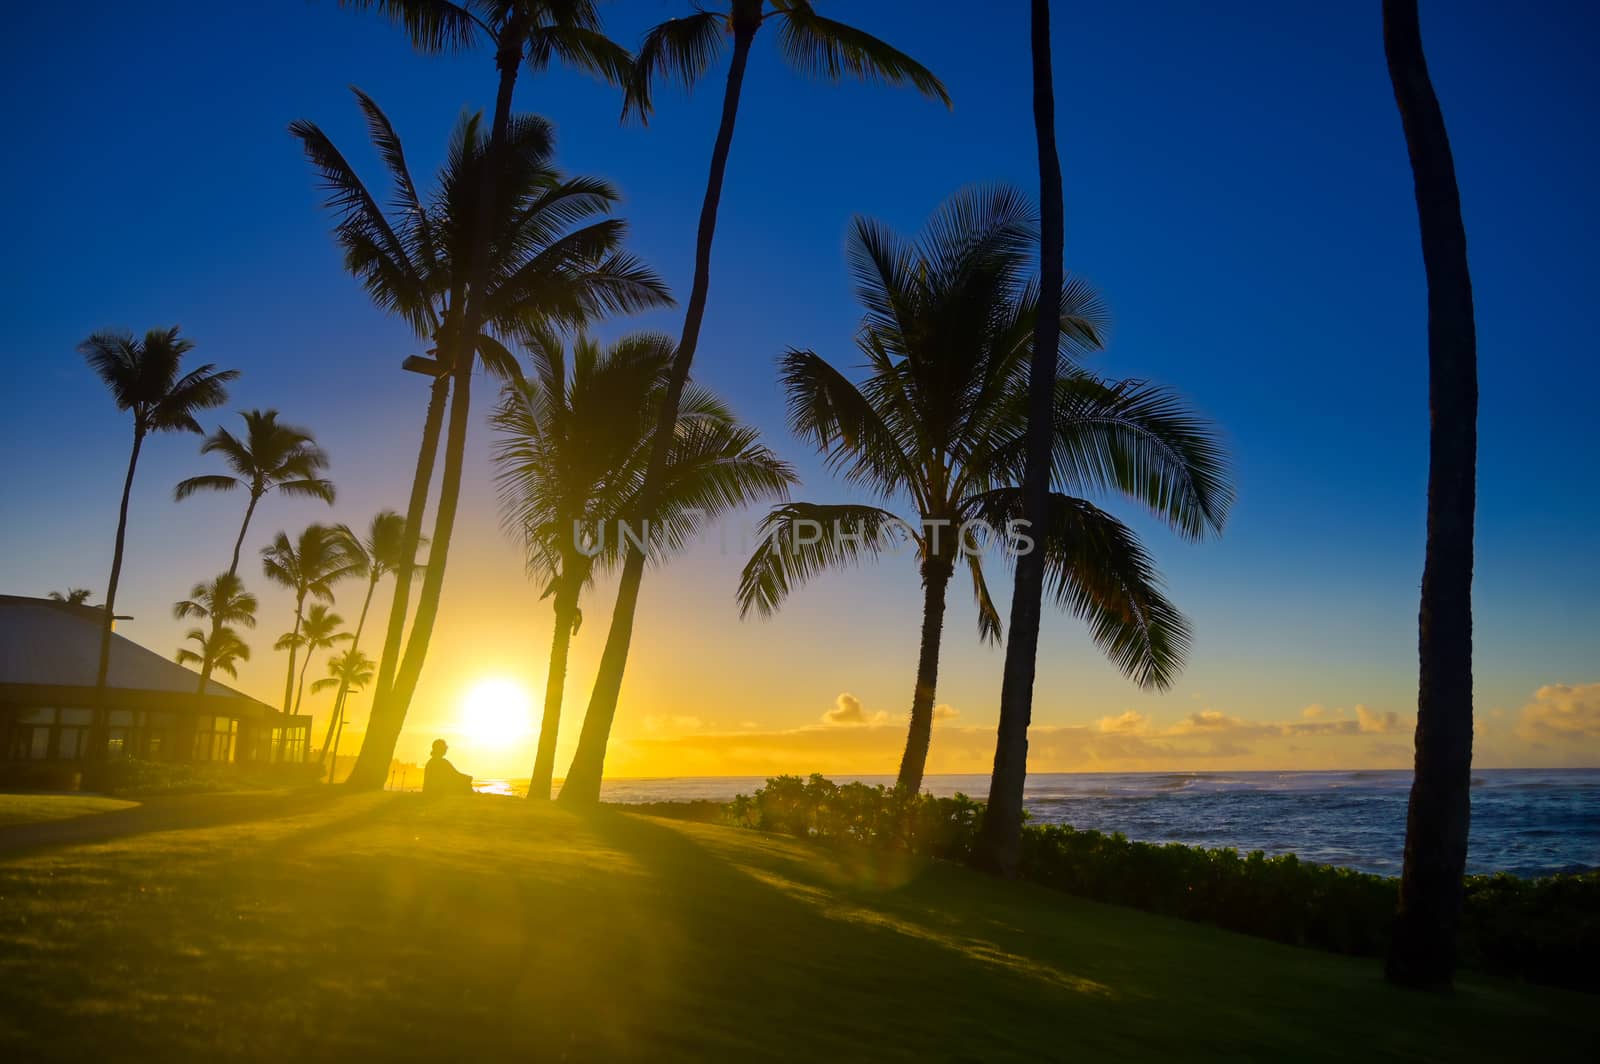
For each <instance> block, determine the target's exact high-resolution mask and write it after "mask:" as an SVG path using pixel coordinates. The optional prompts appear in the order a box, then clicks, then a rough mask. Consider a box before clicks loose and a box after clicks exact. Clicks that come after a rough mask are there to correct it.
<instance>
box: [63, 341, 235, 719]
mask: <svg viewBox="0 0 1600 1064" xmlns="http://www.w3.org/2000/svg"><path fill="white" fill-rule="evenodd" d="M193 348H194V343H193V342H192V341H189V340H186V339H183V338H182V337H180V336H179V335H178V327H177V326H176V325H174V326H173V327H172V328H170V329H151V330H150V331H149V332H147V333H145V334H144V338H143V339H135V338H134V336H133V334H132V333H129V332H121V331H115V330H108V331H105V332H97V333H95V334H94V335H92V336H90V337H89V338H88V339H87V340H85V341H84V342H83V343H81V344H79V345H78V352H79V353H80V354H81V355H83V357H84V360H85V361H87V362H88V363H89V367H90V368H91V369H93V370H94V371H95V373H96V374H98V375H99V377H100V379H101V381H103V382H104V383H105V386H106V387H107V388H108V389H110V391H111V396H112V398H113V399H114V400H115V401H116V404H117V409H118V410H126V411H129V412H130V413H132V414H133V449H132V451H131V452H130V453H129V455H128V474H127V476H126V477H125V478H124V479H123V482H122V505H121V507H120V508H119V509H118V511H117V537H116V540H115V543H114V545H113V547H112V550H111V579H110V580H109V581H108V582H107V585H106V601H105V606H104V608H105V611H106V615H105V618H104V619H103V620H102V622H101V626H100V658H99V663H98V665H97V666H96V668H95V679H94V687H95V702H96V705H97V707H98V706H99V705H100V704H101V703H102V702H103V701H104V695H105V688H106V673H107V672H108V671H109V670H110V668H111V626H112V624H113V623H114V622H115V619H116V612H117V610H116V607H117V584H118V583H119V582H120V581H121V579H122V553H123V549H124V546H125V544H126V542H127V534H128V499H129V497H130V496H131V495H132V494H133V474H134V471H135V470H136V469H137V468H138V466H139V452H140V450H142V449H143V447H144V440H145V437H146V436H149V435H150V434H151V433H156V432H193V433H195V434H197V435H198V434H199V433H200V432H201V429H200V423H199V422H198V421H196V420H195V417H194V416H195V414H196V413H198V412H199V411H201V410H209V409H211V408H213V407H218V406H221V405H222V404H223V403H225V402H227V401H228V388H227V385H228V382H229V381H231V380H233V379H234V378H235V377H237V376H239V371H238V370H232V369H225V370H219V369H217V368H216V366H214V365H213V364H211V363H209V362H207V363H206V364H205V365H203V366H200V367H199V368H198V369H194V370H191V371H190V372H188V373H183V372H182V369H183V356H184V355H186V354H188V353H189V352H190V351H191V350H193Z"/></svg>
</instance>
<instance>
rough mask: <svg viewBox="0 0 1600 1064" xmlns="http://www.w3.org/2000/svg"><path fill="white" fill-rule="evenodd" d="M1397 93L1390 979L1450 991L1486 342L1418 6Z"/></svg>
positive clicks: (1393, 5)
mask: <svg viewBox="0 0 1600 1064" xmlns="http://www.w3.org/2000/svg"><path fill="white" fill-rule="evenodd" d="M1383 43H1384V51H1385V53H1386V54H1387V56H1388V63H1389V80H1390V81H1391V83H1392V84H1393V86H1394V98H1395V103H1396V104H1397V105H1398V107H1399V110H1400V120H1401V124H1402V126H1403V127H1404V129H1405V137H1406V147H1407V150H1408V152H1409V154H1410V156H1411V176H1412V180H1413V183H1414V185H1415V191H1416V199H1417V215H1418V218H1419V221H1420V224H1421V230H1422V263H1423V267H1424V269H1425V270H1426V272H1427V277H1428V411H1429V438H1428V536H1427V552H1426V561H1425V563H1424V565H1423V570H1422V608H1421V611H1420V613H1419V625H1418V651H1419V659H1420V665H1421V670H1420V677H1419V683H1418V688H1417V735H1416V775H1415V777H1414V778H1413V780H1412V784H1411V802H1410V807H1409V809H1408V811H1407V813H1406V848H1405V864H1404V866H1403V869H1402V871H1401V875H1400V906H1399V911H1398V912H1397V913H1396V917H1395V925H1394V933H1393V935H1392V936H1391V937H1390V940H1389V957H1388V963H1387V966H1386V974H1387V976H1388V978H1389V979H1390V981H1392V982H1396V983H1401V984H1404V985H1407V986H1418V987H1430V988H1437V987H1448V986H1449V985H1450V984H1451V982H1452V980H1453V978H1454V972H1455V960H1456V950H1455V942H1456V925H1457V922H1458V920H1459V918H1460V913H1461V893H1462V879H1461V877H1462V875H1463V873H1464V872H1465V871H1466V862H1467V828H1468V823H1469V820H1470V818H1471V814H1472V799H1471V793H1472V792H1471V784H1472V779H1471V776H1472V552H1473V543H1472V540H1473V523H1474V513H1475V510H1476V506H1477V485H1476V482H1477V475H1478V468H1477V462H1478V340H1477V328H1476V324H1475V322H1474V318H1473V310H1472V276H1471V273H1470V272H1469V270H1468V268H1467V232H1466V227H1465V225H1463V224H1462V221H1461V194H1460V191H1459V189H1458V188H1457V186H1456V169H1455V161H1454V159H1453V157H1452V155H1451V152H1450V139H1449V136H1448V135H1447V133H1446V131H1445V124H1444V113H1443V112H1442V111H1441V110H1440V108H1439V98H1438V97H1437V96H1436V95H1435V94H1434V91H1433V83H1432V81H1431V80H1430V79H1429V77H1428V63H1427V59H1426V57H1425V56H1424V54H1423V51H1422V28H1421V26H1420V25H1419V23H1418V19H1417V5H1416V0H1384V4H1383Z"/></svg>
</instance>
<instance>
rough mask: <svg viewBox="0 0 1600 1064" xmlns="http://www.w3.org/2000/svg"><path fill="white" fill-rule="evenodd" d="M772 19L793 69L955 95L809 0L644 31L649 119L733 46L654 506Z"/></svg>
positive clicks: (746, 5) (579, 780)
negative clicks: (656, 100) (658, 99)
mask: <svg viewBox="0 0 1600 1064" xmlns="http://www.w3.org/2000/svg"><path fill="white" fill-rule="evenodd" d="M768 20H774V21H776V22H777V23H778V27H779V28H778V31H777V32H778V49H779V52H780V53H781V54H782V55H783V58H784V59H785V60H786V61H787V62H788V63H789V65H790V66H792V67H794V68H796V69H797V70H800V71H801V72H803V73H807V74H819V75H822V76H824V77H827V78H829V79H834V80H836V79H838V78H839V77H840V76H842V75H845V74H848V75H850V76H852V77H857V78H861V79H863V80H867V81H884V82H888V83H891V84H910V85H912V86H914V87H915V88H916V89H917V90H918V91H920V92H922V93H923V94H924V95H927V96H931V97H933V98H935V99H938V100H942V101H943V102H944V103H945V104H946V105H948V104H949V102H950V97H949V94H948V93H946V92H945V89H944V86H943V85H942V84H941V83H940V82H939V79H938V78H936V77H934V76H933V74H932V73H930V72H929V71H928V70H927V69H926V68H925V67H923V66H922V65H921V64H920V63H918V62H917V61H916V60H914V59H912V58H911V57H910V56H908V55H906V54H905V53H903V52H900V51H898V50H896V49H895V48H892V47H890V46H889V45H888V44H887V43H885V42H883V41H881V40H879V39H878V38H876V37H874V36H872V35H871V34H868V33H863V32H862V31H861V30H858V29H856V28H855V27H853V26H848V25H846V24H844V23H842V22H837V21H835V20H833V19H828V18H823V17H822V16H821V15H818V14H817V13H816V11H815V10H813V8H812V6H811V4H810V3H809V2H808V0H730V8H729V9H728V10H726V11H710V10H705V9H701V8H698V7H697V8H696V9H695V11H694V13H693V14H691V15H688V16H686V17H684V18H677V19H672V20H670V21H667V22H663V23H662V24H660V25H659V26H657V27H655V28H654V29H652V30H651V31H650V32H649V33H647V34H645V37H644V42H643V43H642V44H641V45H640V47H639V54H638V57H637V59H636V61H635V64H634V74H633V77H632V78H631V79H630V81H629V84H628V95H627V99H626V101H625V103H624V105H623V114H624V116H627V115H628V114H630V113H631V114H636V115H638V116H639V118H640V119H641V120H645V121H647V120H648V118H649V115H650V112H651V110H652V90H653V85H654V81H655V79H656V78H657V77H666V78H669V79H672V80H675V81H678V82H680V83H681V84H682V85H683V86H684V87H685V88H688V87H689V86H691V85H693V84H694V83H695V82H696V81H698V80H699V79H700V78H701V77H702V76H704V75H705V73H706V72H707V71H708V70H710V68H711V65H712V64H713V63H714V62H715V61H716V60H717V59H718V58H719V57H720V56H721V54H722V52H723V50H724V48H725V47H726V46H727V45H728V44H729V42H730V40H731V43H732V59H731V61H730V64H729V67H728V80H727V86H726V88H725V89H724V90H723V96H722V118H721V121H720V123H719V124H718V126H717V138H716V142H715V143H714V144H713V146H712V149H711V172H710V175H709V176H708V177H707V179H706V191H705V199H704V200H703V201H702V203H701V206H700V225H699V230H698V233H697V236H696V239H695V256H694V283H693V286H692V287H691V288H690V291H689V302H688V305H687V306H686V307H685V311H684V317H683V332H682V334H681V335H680V337H679V339H678V344H677V351H676V355H675V356H674V358H673V362H672V368H671V373H670V376H669V378H668V381H667V391H666V395H665V397H664V399H663V401H662V403H661V409H660V412H659V415H658V418H657V421H656V428H655V432H654V433H653V443H652V445H651V451H650V461H649V463H648V465H647V466H646V468H645V473H644V492H645V494H644V496H643V497H642V499H641V505H642V508H643V509H644V510H646V511H648V510H650V509H651V508H652V505H653V504H652V500H651V495H653V494H654V493H655V492H658V491H660V490H661V485H662V484H663V482H664V477H665V474H666V468H667V461H668V457H669V452H670V450H671V447H672V438H673V434H672V424H673V420H674V419H675V418H676V417H677V416H678V408H679V403H680V401H681V399H682V396H683V390H684V387H685V386H686V385H687V383H688V380H689V370H690V367H691V366H692V365H693V364H694V356H695V349H696V347H697V346H698V344H699V342H700V325H701V322H702V321H703V320H704V318H705V312H706V299H707V296H708V293H709V291H710V285H711V243H712V238H713V236H714V235H715V232H716V227H717V205H718V204H719V203H720V202H721V200H722V183H723V177H724V175H725V174H726V173H727V169H728V153H729V149H730V148H731V147H732V145H733V129H734V125H735V123H736V120H737V118H738V114H739V95H740V92H741V90H742V88H743V86H744V75H745V67H746V65H747V64H748V62H749V58H750V46H751V45H752V44H753V43H754V42H755V38H756V33H757V32H758V31H759V30H760V29H761V27H762V26H763V25H765V24H766V23H767V21H768ZM644 562H645V555H644V552H643V551H642V550H639V549H630V550H629V551H628V554H627V558H626V559H625V560H624V562H623V566H622V575H621V577H620V579H619V581H618V586H617V601H616V605H615V606H614V607H613V609H612V612H611V628H610V631H609V632H607V634H606V646H605V650H604V652H603V653H602V654H601V658H600V669H599V672H598V674H597V675H596V677H595V685H594V690H593V693H592V694H591V695H590V699H589V708H588V711H587V712H586V713H585V714H584V719H583V731H582V733H581V735H580V737H579V740H578V750H577V753H576V754H575V755H574V756H573V759H572V768H571V770H570V771H569V772H568V773H567V778H566V782H565V784H563V786H562V788H561V798H562V800H563V801H574V802H581V803H593V802H597V801H599V799H600V777H601V774H602V773H603V771H604V769H605V759H606V744H607V742H608V741H609V740H610V737H611V722H612V721H613V720H614V719H615V718H616V714H617V699H618V698H619V697H620V696H621V694H622V677H623V672H624V671H625V669H626V668H627V663H628V646H629V643H630V642H631V640H632V638H633V621H634V615H635V613H636V611H637V609H638V605H639V585H640V583H641V582H642V581H643V579H644Z"/></svg>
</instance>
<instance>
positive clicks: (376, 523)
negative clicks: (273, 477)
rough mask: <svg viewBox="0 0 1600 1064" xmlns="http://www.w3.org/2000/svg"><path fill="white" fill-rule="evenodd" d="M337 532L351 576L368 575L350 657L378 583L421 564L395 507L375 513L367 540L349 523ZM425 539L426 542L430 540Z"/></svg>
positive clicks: (337, 702)
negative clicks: (408, 548) (410, 552)
mask: <svg viewBox="0 0 1600 1064" xmlns="http://www.w3.org/2000/svg"><path fill="white" fill-rule="evenodd" d="M335 531H337V532H338V534H339V536H340V537H341V538H342V539H343V541H344V551H345V554H346V555H347V556H348V557H349V558H350V561H351V563H352V566H353V569H352V572H351V575H352V576H365V577H366V578H367V593H366V595H365V597H363V598H362V600H361V614H360V616H359V617H357V618H356V630H355V635H354V636H352V637H351V640H350V649H349V650H347V651H345V654H344V655H341V657H348V655H350V654H352V653H354V652H355V651H356V650H357V648H358V647H359V646H360V645H361V633H362V632H364V631H365V630H366V627H367V610H368V609H370V608H371V607H372V595H373V592H375V591H377V590H378V582H379V581H381V580H382V579H383V578H384V577H385V576H387V575H388V574H390V573H400V572H403V571H409V570H411V569H413V568H415V567H416V564H417V563H416V560H415V558H414V557H413V558H407V557H406V555H405V541H406V522H405V518H403V517H401V516H400V515H399V514H398V513H396V512H395V511H393V510H379V511H378V512H377V513H376V514H374V515H373V518H372V521H371V523H370V524H369V525H368V526H367V535H366V538H365V539H363V538H362V537H360V536H358V535H356V533H355V530H354V529H352V528H351V527H350V526H349V525H337V526H335ZM421 542H422V543H424V544H426V543H427V540H426V539H424V540H422V541H421ZM350 660H351V661H354V660H355V659H354V658H351V659H350ZM317 684H324V685H326V681H324V680H318V681H317V683H314V684H312V685H311V689H312V690H313V691H316V690H317V689H318V688H317ZM347 693H348V692H347V691H346V690H345V689H343V688H340V690H339V693H338V695H337V696H335V698H334V700H333V704H334V715H333V719H332V720H330V721H329V722H328V734H327V735H326V736H325V737H324V738H323V740H322V750H323V752H324V753H326V752H327V750H328V744H329V743H330V742H331V741H332V739H333V729H334V724H335V722H337V721H338V720H339V719H340V713H339V710H340V708H341V707H342V706H343V705H344V699H345V695H346V694H347Z"/></svg>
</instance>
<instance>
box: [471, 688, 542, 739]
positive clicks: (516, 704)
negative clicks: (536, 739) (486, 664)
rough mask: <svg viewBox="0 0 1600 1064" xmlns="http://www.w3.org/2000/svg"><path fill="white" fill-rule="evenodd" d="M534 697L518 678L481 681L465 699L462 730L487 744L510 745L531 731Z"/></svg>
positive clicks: (472, 737)
mask: <svg viewBox="0 0 1600 1064" xmlns="http://www.w3.org/2000/svg"><path fill="white" fill-rule="evenodd" d="M532 720H533V698H532V697H531V696H530V695H529V694H528V689H527V688H526V687H524V686H522V685H521V684H520V683H518V682H517V681H515V680H507V679H504V678H498V677H497V678H494V679H489V680H480V681H478V683H477V684H476V685H475V686H474V687H473V688H472V690H470V691H468V692H467V696H466V698H464V699H462V702H461V730H462V731H463V732H464V733H465V734H466V735H467V737H468V738H469V739H471V740H472V741H473V742H476V743H482V744H483V745H485V746H509V745H511V744H512V743H515V742H517V741H518V740H519V739H522V738H523V737H524V736H526V735H527V734H528V732H529V731H530V730H531V727H532V723H531V722H532Z"/></svg>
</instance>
